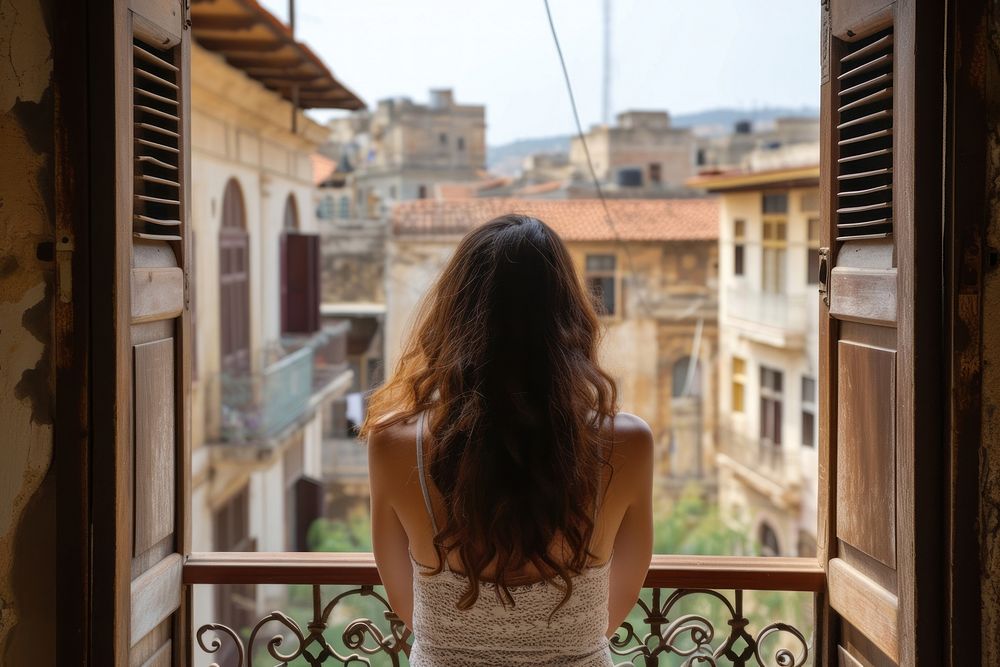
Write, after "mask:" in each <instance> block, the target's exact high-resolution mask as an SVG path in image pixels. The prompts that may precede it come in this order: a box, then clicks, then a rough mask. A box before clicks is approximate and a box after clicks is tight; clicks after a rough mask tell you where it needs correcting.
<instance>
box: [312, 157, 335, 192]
mask: <svg viewBox="0 0 1000 667" xmlns="http://www.w3.org/2000/svg"><path fill="white" fill-rule="evenodd" d="M309 159H310V161H311V162H312V178H313V185H322V184H323V183H325V182H326V181H327V180H328V179H329V178H330V177H331V176H333V173H334V172H335V171H337V163H336V162H334V161H333V160H331V159H330V158H328V157H327V156H325V155H320V154H319V153H313V154H312V155H310V156H309Z"/></svg>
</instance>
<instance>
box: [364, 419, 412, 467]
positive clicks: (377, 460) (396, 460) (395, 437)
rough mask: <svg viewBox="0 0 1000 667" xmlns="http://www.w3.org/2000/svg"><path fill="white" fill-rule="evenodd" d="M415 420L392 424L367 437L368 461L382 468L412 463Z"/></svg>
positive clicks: (410, 464)
mask: <svg viewBox="0 0 1000 667" xmlns="http://www.w3.org/2000/svg"><path fill="white" fill-rule="evenodd" d="M416 437H417V425H416V420H415V419H411V420H409V421H406V422H400V423H398V424H392V425H391V426H388V427H386V428H384V429H381V430H379V431H376V432H375V433H372V434H371V435H370V436H369V437H368V461H369V463H370V464H372V465H376V466H379V467H384V468H395V467H397V466H410V467H412V465H413V458H414V454H415V452H414V444H415V443H416Z"/></svg>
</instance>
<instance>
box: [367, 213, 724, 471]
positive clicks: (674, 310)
mask: <svg viewBox="0 0 1000 667" xmlns="http://www.w3.org/2000/svg"><path fill="white" fill-rule="evenodd" d="M608 206H609V208H610V211H611V215H612V218H613V219H614V221H615V225H616V227H617V230H618V234H617V237H618V238H616V233H615V232H614V231H612V228H611V227H610V226H609V225H608V222H607V218H606V217H605V214H604V209H603V207H602V205H601V202H600V201H597V200H584V199H577V200H519V199H467V200H453V201H422V202H408V203H404V204H400V205H398V206H396V207H395V208H394V209H393V212H392V217H391V225H392V227H391V230H390V237H389V250H388V267H389V269H388V275H387V277H386V279H387V285H386V297H387V302H386V347H385V349H386V357H387V365H388V367H389V368H391V367H392V364H393V363H394V361H395V360H396V359H397V358H398V355H399V350H400V345H401V341H402V340H403V338H404V336H406V335H407V332H408V331H409V327H410V326H411V324H412V322H411V317H412V315H413V312H414V309H415V307H416V305H417V303H418V302H419V300H420V298H421V297H422V296H423V295H424V293H425V292H426V291H427V289H428V287H429V286H430V285H431V282H432V281H433V279H434V278H435V276H436V275H437V273H438V271H439V270H440V269H441V267H442V266H443V265H444V263H445V261H446V260H447V259H448V257H449V256H450V255H451V253H452V252H453V251H454V249H455V246H456V244H457V243H458V241H459V239H460V238H461V237H462V235H463V234H464V233H465V232H467V231H468V230H470V229H472V228H473V227H474V226H475V225H476V224H479V223H483V222H486V221H487V220H490V219H492V218H494V217H496V216H498V215H502V214H505V213H511V212H514V213H525V214H528V215H533V216H535V217H537V218H539V219H540V220H543V221H544V222H546V223H547V224H549V225H550V226H551V227H552V228H553V229H555V230H556V232H557V233H559V235H560V236H561V237H562V238H563V239H564V240H565V241H566V243H567V245H568V247H569V250H570V254H571V255H572V257H573V261H574V263H575V264H576V267H577V270H578V271H579V274H580V277H581V280H583V281H585V282H586V284H587V285H588V286H589V287H590V289H592V290H593V291H594V292H595V294H598V293H599V294H600V298H599V303H598V305H599V309H600V310H601V311H602V312H603V315H602V324H603V326H604V327H605V328H606V338H605V339H604V343H603V347H602V350H601V354H602V361H603V363H604V365H605V367H606V368H607V369H608V370H609V372H611V374H612V375H613V376H614V378H615V379H616V381H617V382H618V387H619V390H620V396H621V406H622V409H623V410H626V411H629V412H633V413H635V414H638V415H640V416H641V417H643V418H644V419H646V420H647V421H648V422H649V424H650V426H651V427H652V429H653V433H654V435H655V438H656V444H657V457H658V470H659V473H660V474H659V482H658V484H659V488H660V489H661V490H670V489H676V487H677V486H678V485H680V484H683V483H684V482H685V481H687V480H692V479H694V480H701V481H703V482H706V483H710V482H711V480H714V468H715V446H714V436H715V404H716V400H715V357H716V340H717V325H716V284H715V281H716V256H717V252H718V209H717V206H716V203H715V202H714V201H712V200H705V199H683V200H652V201H644V200H616V201H611V202H608Z"/></svg>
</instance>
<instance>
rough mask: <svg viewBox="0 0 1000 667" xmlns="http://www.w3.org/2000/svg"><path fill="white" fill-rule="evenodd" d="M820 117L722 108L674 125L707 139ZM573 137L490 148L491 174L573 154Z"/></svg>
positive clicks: (803, 110) (680, 118) (809, 111)
mask: <svg viewBox="0 0 1000 667" xmlns="http://www.w3.org/2000/svg"><path fill="white" fill-rule="evenodd" d="M818 116H819V109H816V108H815V107H798V108H794V107H764V108H760V109H730V108H719V109H706V110H705V111H697V112H694V113H687V114H679V115H676V116H671V123H672V124H673V125H674V126H676V127H690V128H692V129H693V130H694V132H695V134H697V135H702V136H707V135H718V134H723V133H726V132H730V131H732V128H733V126H734V125H735V124H736V123H737V121H741V120H749V121H752V122H753V123H754V125H756V126H761V127H766V126H768V125H770V124H772V123H773V122H774V121H775V119H776V118H788V117H806V118H810V117H812V118H815V117H818ZM571 136H573V135H569V134H564V135H555V136H550V137H535V138H532V139H517V140H515V141H511V142H509V143H506V144H500V145H496V146H489V147H487V150H486V163H487V166H488V168H489V170H490V171H491V172H494V173H497V174H504V175H514V174H517V173H519V172H520V170H521V163H522V161H523V160H524V158H526V157H528V156H529V155H532V154H534V153H567V152H569V142H570V138H571Z"/></svg>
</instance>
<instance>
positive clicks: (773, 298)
mask: <svg viewBox="0 0 1000 667" xmlns="http://www.w3.org/2000/svg"><path fill="white" fill-rule="evenodd" d="M809 296H810V295H808V294H776V293H771V292H762V291H757V290H752V289H739V288H735V287H731V288H729V290H727V292H726V305H725V310H724V312H723V318H724V320H725V324H728V325H731V326H732V327H734V328H735V329H737V330H738V331H739V332H740V334H741V335H743V336H744V337H746V338H749V339H750V340H753V341H756V342H758V343H764V344H765V345H771V346H774V347H782V348H793V349H803V348H804V347H805V344H806V336H807V334H808V330H809V317H808V308H809V307H810V306H809V304H811V303H814V301H812V300H810V299H809V298H808V297H809Z"/></svg>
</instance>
